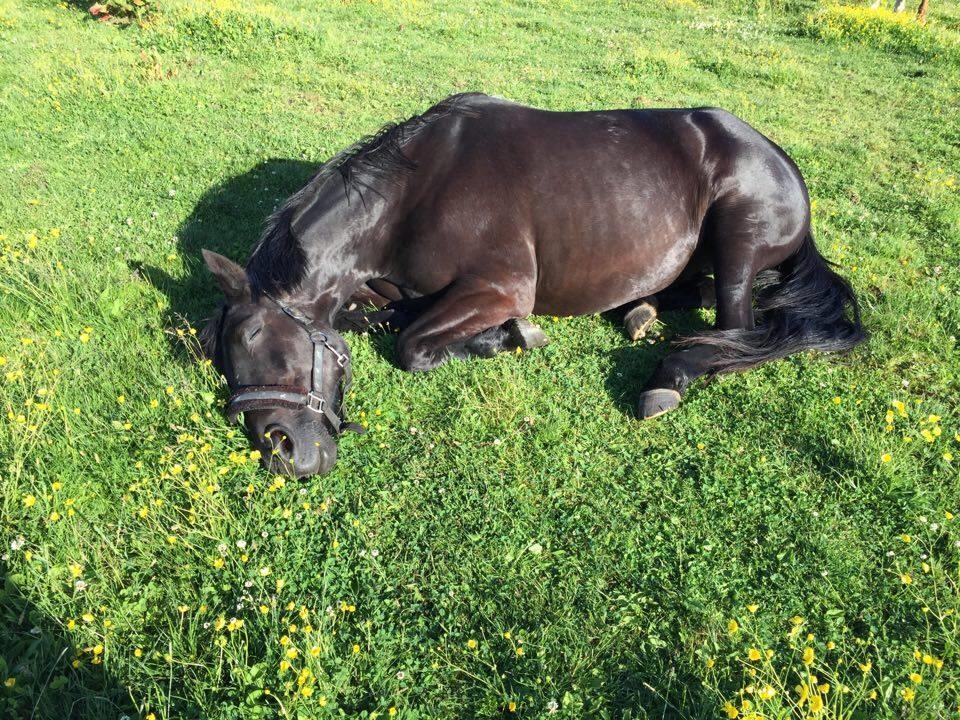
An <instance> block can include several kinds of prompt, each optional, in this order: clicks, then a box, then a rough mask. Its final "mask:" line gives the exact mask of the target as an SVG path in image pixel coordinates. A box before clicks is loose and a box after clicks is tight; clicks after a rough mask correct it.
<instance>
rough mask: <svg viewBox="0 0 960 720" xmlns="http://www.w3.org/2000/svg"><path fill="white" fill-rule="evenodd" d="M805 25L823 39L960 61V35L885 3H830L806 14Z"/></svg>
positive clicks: (814, 34) (811, 32)
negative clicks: (929, 23) (872, 5)
mask: <svg viewBox="0 0 960 720" xmlns="http://www.w3.org/2000/svg"><path fill="white" fill-rule="evenodd" d="M804 28H805V29H806V31H807V32H808V33H810V34H811V35H813V36H815V37H819V38H822V39H824V40H836V41H844V40H850V41H853V42H860V43H864V44H866V45H871V46H874V47H879V48H883V49H885V50H893V51H897V52H904V53H913V54H916V55H921V56H925V57H933V56H936V55H943V56H944V57H947V58H950V59H951V60H953V61H954V62H957V61H960V37H958V36H957V34H956V33H951V32H949V31H941V30H939V29H938V28H937V27H936V26H935V25H933V24H931V25H922V24H921V23H919V22H918V21H917V19H916V18H915V17H914V15H913V14H912V13H910V12H899V13H897V12H893V10H891V9H889V8H886V7H877V8H873V7H866V6H859V5H828V6H827V7H824V8H822V9H820V10H817V11H815V12H813V13H811V14H810V15H808V16H807V18H806V20H805V21H804Z"/></svg>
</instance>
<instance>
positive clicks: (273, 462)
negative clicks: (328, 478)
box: [248, 410, 337, 478]
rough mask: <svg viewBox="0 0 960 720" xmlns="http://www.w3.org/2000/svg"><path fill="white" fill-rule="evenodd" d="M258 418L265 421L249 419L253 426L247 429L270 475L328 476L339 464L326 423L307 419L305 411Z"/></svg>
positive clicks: (265, 413) (334, 445) (269, 413)
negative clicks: (304, 416) (324, 424)
mask: <svg viewBox="0 0 960 720" xmlns="http://www.w3.org/2000/svg"><path fill="white" fill-rule="evenodd" d="M250 414H251V415H253V413H250ZM256 415H257V416H261V415H263V416H266V417H257V418H250V420H252V421H253V422H251V423H250V426H248V428H249V430H250V431H251V433H252V434H253V440H254V443H255V445H256V446H257V449H259V450H260V462H261V464H262V465H263V467H264V468H265V469H266V470H267V471H269V472H271V473H276V474H278V475H289V476H293V477H297V478H305V477H310V476H311V475H325V474H327V473H328V472H330V471H331V470H332V469H333V466H334V465H335V464H336V462H337V443H336V441H335V440H334V438H333V436H332V435H331V434H330V433H329V432H328V431H327V429H326V428H325V427H324V426H323V423H321V422H319V421H315V420H314V419H313V418H306V419H304V418H303V412H302V411H301V412H289V411H282V410H281V411H272V412H269V411H268V412H263V413H256ZM258 420H259V422H257V421H258Z"/></svg>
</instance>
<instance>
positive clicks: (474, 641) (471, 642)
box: [467, 638, 477, 650]
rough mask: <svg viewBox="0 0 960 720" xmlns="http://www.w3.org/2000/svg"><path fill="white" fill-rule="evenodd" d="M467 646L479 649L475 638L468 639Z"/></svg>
mask: <svg viewBox="0 0 960 720" xmlns="http://www.w3.org/2000/svg"><path fill="white" fill-rule="evenodd" d="M467 647H468V648H470V649H471V650H476V649H477V641H476V640H474V639H473V638H470V639H469V640H467Z"/></svg>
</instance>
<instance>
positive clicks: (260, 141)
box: [0, 1, 960, 718]
mask: <svg viewBox="0 0 960 720" xmlns="http://www.w3.org/2000/svg"><path fill="white" fill-rule="evenodd" d="M814 11H815V8H813V7H810V6H806V5H804V6H797V7H794V6H791V5H787V6H775V7H767V6H743V7H740V6H736V5H732V4H721V3H712V4H708V5H698V4H695V3H668V4H666V5H658V6H650V7H643V8H639V7H636V6H634V5H632V4H626V3H622V4H614V3H606V2H603V3H601V2H588V1H582V2H573V1H570V2H562V3H551V4H545V3H539V2H517V3H512V4H510V5H501V4H498V3H492V2H490V3H479V4H476V5H471V6H469V7H468V6H465V5H461V4H458V3H430V4H426V3H409V2H378V3H374V2H344V3H329V4H326V3H325V4H323V5H322V6H319V9H318V6H316V5H314V4H312V3H306V2H303V3H298V2H293V3H287V4H284V5H283V6H268V5H256V6H254V5H248V4H240V3H232V2H225V1H221V2H214V3H193V4H180V3H174V4H171V5H169V6H168V7H167V8H166V9H164V10H163V11H162V12H161V13H160V14H158V15H156V16H154V17H153V18H151V19H150V20H149V21H147V22H145V23H144V24H142V25H130V26H123V27H121V26H109V25H104V24H100V23H95V22H93V21H90V20H89V19H88V18H87V17H86V16H85V15H84V14H83V13H82V12H80V11H79V10H77V9H76V8H73V7H67V8H62V7H59V6H57V5H56V4H51V3H44V2H39V1H34V2H26V3H12V2H0V42H2V45H0V47H2V50H0V110H2V118H3V119H2V120H0V154H2V155H0V156H2V158H3V168H2V171H0V235H2V236H3V237H2V240H0V247H2V253H3V255H2V260H0V328H2V330H3V332H0V358H2V361H0V362H2V364H3V366H2V367H0V373H2V376H0V404H2V411H3V413H4V416H5V422H4V424H3V425H2V426H0V458H2V466H0V476H2V482H0V511H2V521H0V527H2V529H0V534H2V536H3V538H2V539H3V541H4V548H3V552H4V554H5V559H4V563H5V567H6V570H5V571H4V573H5V577H9V578H10V579H11V580H10V581H9V582H10V583H12V584H11V585H9V586H8V589H7V590H5V594H4V596H3V602H2V607H3V612H4V617H5V624H4V628H5V629H4V634H3V635H2V636H0V657H2V658H3V661H4V663H5V665H0V671H2V673H0V674H2V675H3V677H0V680H4V681H8V680H10V679H13V680H14V683H13V684H12V685H10V686H6V685H4V686H3V687H0V709H3V710H4V711H5V712H7V713H8V714H9V715H10V716H12V717H29V716H30V714H31V713H32V712H34V709H36V717H51V718H62V717H78V718H101V717H114V716H116V717H119V716H120V715H121V714H124V713H128V714H130V715H131V716H137V715H139V716H142V717H149V714H150V713H153V714H155V716H156V717H157V718H160V717H205V718H235V717H243V718H247V717H327V716H334V715H337V714H341V713H342V714H343V715H345V716H348V717H368V718H370V717H374V716H375V715H376V716H379V717H389V716H390V709H391V708H393V709H394V711H395V712H396V715H397V716H398V717H402V718H417V717H421V718H427V717H502V716H512V715H517V716H523V717H540V716H548V715H554V714H555V715H557V716H560V717H570V718H581V717H631V718H646V717H650V718H653V717H656V718H662V717H677V718H712V717H725V716H728V715H730V714H731V712H730V709H729V707H732V708H733V710H735V711H736V712H737V713H738V714H739V715H740V716H748V714H749V713H750V712H762V713H764V715H762V716H763V717H790V716H791V713H793V716H797V717H802V716H805V715H807V714H811V713H813V707H814V704H815V702H817V701H814V700H813V698H814V697H816V698H820V700H819V701H818V702H821V703H823V705H824V709H823V710H822V711H819V712H818V713H817V714H818V715H819V716H821V717H849V716H851V713H853V712H856V713H859V714H858V715H856V717H871V718H873V717H903V716H907V717H916V718H931V717H947V716H948V714H949V713H951V712H955V711H956V707H957V702H958V698H957V694H958V680H957V678H958V668H957V662H958V660H960V657H958V655H960V647H958V645H957V642H956V638H957V636H958V632H957V630H958V629H957V627H956V624H955V623H956V614H957V612H958V611H960V600H958V592H957V585H956V582H957V572H958V562H960V561H958V554H957V553H958V551H957V546H956V542H957V541H958V540H960V536H958V533H957V530H956V528H955V527H954V523H955V521H954V520H953V519H952V515H951V513H954V512H957V511H958V510H960V507H958V506H960V492H958V490H960V488H958V479H960V478H958V469H957V468H958V467H960V465H958V463H960V460H958V459H955V458H953V455H957V456H960V438H958V437H957V436H956V433H958V432H960V417H958V410H957V406H956V398H957V397H958V395H960V377H958V371H960V363H958V358H957V347H956V335H957V332H958V328H960V301H958V289H960V268H958V264H960V237H958V235H960V196H958V191H957V183H958V182H960V178H958V177H957V170H956V168H957V167H958V166H960V162H958V160H960V151H958V146H960V134H958V133H960V126H958V125H957V123H956V121H955V120H954V119H953V115H954V114H955V107H956V105H957V100H958V94H960V77H958V67H957V65H956V63H955V62H954V60H953V59H952V58H951V57H949V56H946V55H943V54H940V53H936V52H932V53H928V54H924V53H917V52H915V51H914V50H910V49H909V48H908V51H906V52H901V51H900V50H899V49H898V47H897V46H896V45H890V44H885V45H884V44H881V45H883V46H882V47H876V46H875V45H876V44H875V43H871V42H864V41H863V39H862V38H855V39H850V38H845V37H843V36H840V37H835V38H832V39H830V40H829V41H827V40H824V39H823V38H816V37H811V36H810V34H809V33H808V32H804V31H802V28H803V27H804V26H805V23H809V22H810V21H809V19H808V18H809V17H810V13H811V12H814ZM931 13H932V20H931V22H932V23H934V25H935V26H936V27H937V28H938V32H943V33H950V32H956V27H955V24H954V25H951V23H954V20H955V18H956V17H957V8H956V6H955V5H953V4H944V5H943V6H942V7H941V5H940V4H939V3H934V6H933V8H932V10H931ZM938 13H939V14H938ZM911 32H912V31H911ZM468 89H476V90H482V91H485V92H489V93H493V94H500V95H504V96H507V97H510V98H512V99H515V100H518V101H522V102H528V103H531V104H535V105H539V106H542V107H547V108H554V109H582V108H590V107H627V106H648V105H649V106H686V105H719V106H723V107H726V108H727V109H729V110H731V111H733V112H735V113H737V114H739V115H741V116H742V117H744V118H745V119H746V120H748V121H749V122H751V123H753V124H754V125H755V126H756V127H758V128H759V129H760V130H761V131H762V132H764V133H766V134H768V135H769V136H770V137H772V138H774V139H775V140H776V141H777V142H779V143H780V144H782V145H783V146H784V147H785V148H786V149H787V151H788V152H790V154H791V155H792V156H793V157H794V158H795V159H796V160H797V162H798V164H799V166H800V168H801V170H802V171H803V173H804V175H805V177H806V178H807V181H808V184H809V186H810V190H811V197H812V198H813V199H814V201H815V206H814V217H815V232H816V237H817V239H818V243H819V245H820V247H821V249H822V250H823V251H824V253H825V254H826V255H827V256H828V257H830V259H832V260H834V261H835V262H837V263H838V264H839V265H840V266H841V271H842V272H843V273H844V275H846V276H847V277H850V278H851V280H852V281H853V283H854V285H855V286H856V289H857V291H858V294H859V296H860V297H861V298H862V302H863V305H864V311H865V320H866V323H867V324H868V326H869V327H870V329H871V331H872V332H873V340H872V341H871V343H870V344H869V345H868V346H867V347H865V348H864V349H862V350H860V351H858V352H856V353H855V354H854V355H851V356H848V357H842V358H831V359H825V358H817V357H812V356H798V357H793V358H789V359H787V360H785V361H782V362H779V363H775V364H773V365H769V366H766V367H763V368H761V369H759V370H757V371H754V372H751V373H748V374H745V375H739V376H732V377H724V378H719V379H717V380H716V381H714V382H712V383H710V384H704V385H700V386H698V387H697V388H695V389H694V390H693V391H691V393H690V394H689V397H688V399H686V400H685V401H684V406H683V408H682V409H681V410H680V411H678V412H676V413H673V414H671V415H668V416H664V417H663V418H662V419H660V420H657V421H655V422H651V423H644V424H640V423H638V422H637V421H636V420H635V419H634V418H633V415H632V405H633V402H634V398H635V395H636V392H637V390H638V388H639V387H640V386H641V385H642V382H643V379H644V378H645V377H646V375H647V374H648V373H649V372H650V371H651V370H652V368H653V367H654V365H655V364H656V362H657V361H658V360H659V358H660V357H662V356H663V354H664V353H665V352H666V351H667V341H668V340H669V339H670V338H671V337H673V336H674V335H676V334H678V333H682V332H684V331H685V330H690V329H692V328H695V327H698V326H701V325H702V324H703V323H705V322H709V320H710V314H709V313H703V314H699V313H680V314H672V315H668V316H667V317H665V318H664V322H663V323H662V325H661V326H658V339H657V341H656V342H654V343H653V344H650V343H646V342H641V343H637V344H631V343H629V342H628V341H626V340H625V339H624V337H623V335H622V331H621V329H620V328H619V327H618V326H617V325H616V324H615V323H614V322H612V321H611V320H609V319H605V318H575V319H554V318H541V319H540V320H541V321H542V322H543V324H544V327H545V329H546V331H547V333H548V335H550V337H551V338H552V340H553V342H552V344H551V345H549V346H548V347H546V348H544V349H542V350H539V351H537V352H535V353H530V354H525V355H522V356H519V357H518V356H504V357H499V358H496V359H494V360H490V361H476V362H463V363H454V364H451V365H449V366H447V367H443V368H441V369H439V370H438V371H436V372H434V373H431V374H429V375H426V376H418V377H414V376H409V375H405V374H403V373H401V372H399V371H398V370H397V369H396V368H395V367H394V366H393V364H392V352H393V338H391V337H387V336H372V335H370V336H361V335H352V336H350V337H349V338H348V341H349V342H350V345H351V349H352V351H353V356H354V362H355V365H356V384H355V392H354V397H352V398H351V405H350V406H351V413H352V415H353V417H354V418H355V419H360V420H362V421H364V422H365V423H367V424H368V425H369V426H370V428H371V432H370V433H369V434H367V435H366V436H363V437H353V436H348V437H345V438H344V439H343V441H342V443H341V448H340V455H341V460H340V463H339V465H338V466H337V468H336V470H335V472H334V473H333V474H332V475H330V476H328V477H326V478H323V479H316V480H312V481H310V482H308V483H304V484H297V483H292V482H286V483H284V482H280V481H278V480H277V479H275V478H272V477H268V476H265V475H264V474H263V473H262V472H260V471H259V470H258V469H257V467H256V463H255V462H254V461H253V460H252V459H251V458H250V455H249V451H248V448H247V445H246V443H245V441H244V439H243V438H242V437H241V436H240V435H238V434H236V433H235V432H233V431H232V430H231V429H230V428H229V427H228V426H227V425H226V424H225V421H224V420H223V419H222V418H221V416H220V414H219V411H218V409H219V405H220V403H221V402H222V400H223V397H224V391H223V388H222V387H221V386H220V385H219V383H218V382H217V379H216V378H215V377H214V376H213V374H212V373H211V372H210V371H209V370H208V369H207V368H205V367H204V366H202V365H200V364H198V363H196V362H195V361H194V359H193V354H192V348H193V346H194V341H193V339H192V338H193V336H192V335H191V328H193V327H196V326H198V325H199V323H201V322H202V319H203V318H204V317H205V315H206V314H207V313H209V312H210V311H211V310H212V309H213V307H214V304H215V302H216V300H217V297H216V294H215V292H214V287H213V283H211V282H210V281H209V279H208V278H207V276H206V275H205V273H204V271H203V270H202V268H201V266H200V262H199V258H198V251H199V248H201V247H208V248H211V249H214V250H217V251H219V252H223V253H225V254H227V255H230V256H232V257H234V258H237V259H242V258H243V257H244V256H245V254H246V253H247V252H248V250H249V248H250V246H251V244H252V243H253V242H254V241H255V239H256V237H257V236H258V234H259V228H260V225H261V223H262V221H263V219H264V218H265V217H266V215H267V214H268V213H269V212H270V211H271V210H272V208H273V207H274V206H275V204H276V203H277V202H278V201H279V200H281V199H282V198H284V197H285V196H287V195H288V194H290V193H291V192H292V191H293V190H295V189H297V188H298V187H299V186H300V184H302V182H303V181H304V180H305V179H306V178H307V177H308V176H309V175H310V173H311V172H312V169H313V168H315V167H316V166H317V165H318V164H319V163H320V162H322V161H323V160H324V159H326V158H327V157H329V156H331V155H332V154H333V153H334V152H336V151H337V150H339V149H340V148H342V147H343V146H346V145H347V144H349V143H350V142H352V141H353V140H355V139H356V138H358V137H360V136H361V135H364V134H368V133H370V132H372V131H374V130H376V129H377V127H378V126H379V125H380V124H382V123H383V122H384V121H386V120H389V119H394V120H396V119H400V118H404V117H407V116H409V115H411V114H413V113H416V112H419V111H422V110H423V109H424V108H426V107H427V106H429V105H430V104H432V103H433V102H435V101H436V100H438V99H440V98H442V97H444V96H446V95H447V94H450V93H452V92H456V91H462V90H468ZM892 403H903V405H902V406H901V405H896V404H892ZM888 413H889V414H888ZM932 418H936V419H932ZM924 433H926V435H925V434H924ZM928 437H929V438H930V439H929V440H928ZM904 537H908V538H909V540H904V539H903V538H904ZM924 568H926V569H924ZM905 578H909V582H908V581H907V580H906V579H905ZM14 586H15V587H14ZM751 608H753V609H752V610H751ZM6 618H9V619H10V627H11V631H10V632H7V631H6V627H7V624H6ZM27 618H29V621H28V620H27ZM790 618H794V620H790ZM734 621H735V622H734ZM28 626H29V627H28ZM34 627H36V628H38V630H39V632H37V633H33V632H31V631H32V630H33V628H34ZM808 635H812V636H813V637H812V638H811V639H808ZM831 646H832V647H831ZM98 647H99V648H100V651H99V652H95V649H96V648H98ZM808 647H809V648H810V649H811V652H813V653H814V657H813V658H812V659H811V662H810V663H809V664H807V663H806V662H805V659H806V655H805V653H806V649H807V648H808ZM751 649H754V650H757V651H758V652H759V653H760V656H759V659H757V660H753V659H751V654H750V650H751ZM64 650H65V652H63V651H64ZM767 650H771V651H772V652H773V653H774V655H773V656H772V657H771V658H768V657H767V655H766V651H767ZM62 652H63V655H62V658H60V655H61V653H62ZM927 657H929V658H930V662H926V660H925V658H927ZM54 658H60V659H58V660H57V661H56V662H55V661H54ZM67 660H68V662H65V661H67ZM95 661H96V662H95ZM74 662H76V667H74ZM868 663H869V665H867V664H868ZM861 666H863V667H867V668H868V669H867V670H866V671H864V670H863V669H862V667H861ZM51 672H52V673H53V675H52V676H51V675H50V673H51ZM913 672H917V673H918V674H920V676H921V681H920V682H919V683H917V682H914V680H913V679H911V678H910V674H911V673H913ZM812 674H815V675H816V676H817V678H816V680H815V681H811V679H810V676H811V675H812ZM48 677H49V678H52V679H48ZM61 677H62V678H63V680H60V679H59V678H61ZM54 682H56V687H53V684H54ZM825 683H828V684H829V685H830V686H831V687H829V688H828V689H827V690H826V691H824V690H822V687H821V686H822V685H824V684H825ZM797 685H799V686H801V687H806V688H807V691H806V692H807V694H808V695H809V696H810V697H809V698H808V699H805V700H804V701H803V705H802V707H800V706H799V702H800V698H801V697H802V694H801V693H800V692H799V691H797V690H795V689H794V688H795V686H797ZM844 686H846V687H847V688H848V690H849V692H844V691H843V687H844ZM768 687H769V688H770V689H771V690H773V692H774V694H773V695H769V693H767V692H766V689H767V688H768ZM906 690H910V691H912V692H913V694H914V695H913V697H909V696H910V693H908V692H905V691H906ZM871 693H875V695H874V696H873V697H871ZM102 698H105V699H103V700H101V699H102ZM727 703H729V704H730V706H729V707H727V705H726V704H727ZM857 708H859V709H857Z"/></svg>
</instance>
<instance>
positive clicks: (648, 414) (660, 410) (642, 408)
mask: <svg viewBox="0 0 960 720" xmlns="http://www.w3.org/2000/svg"><path fill="white" fill-rule="evenodd" d="M679 404H680V393H678V392H677V391H676V390H668V389H666V388H657V389H656V390H645V391H644V392H642V393H640V400H639V402H638V405H637V414H638V415H639V416H640V419H641V420H649V419H650V418H655V417H657V416H658V415H663V414H664V413H665V412H669V411H671V410H673V409H674V408H675V407H677V406H678V405H679Z"/></svg>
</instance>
